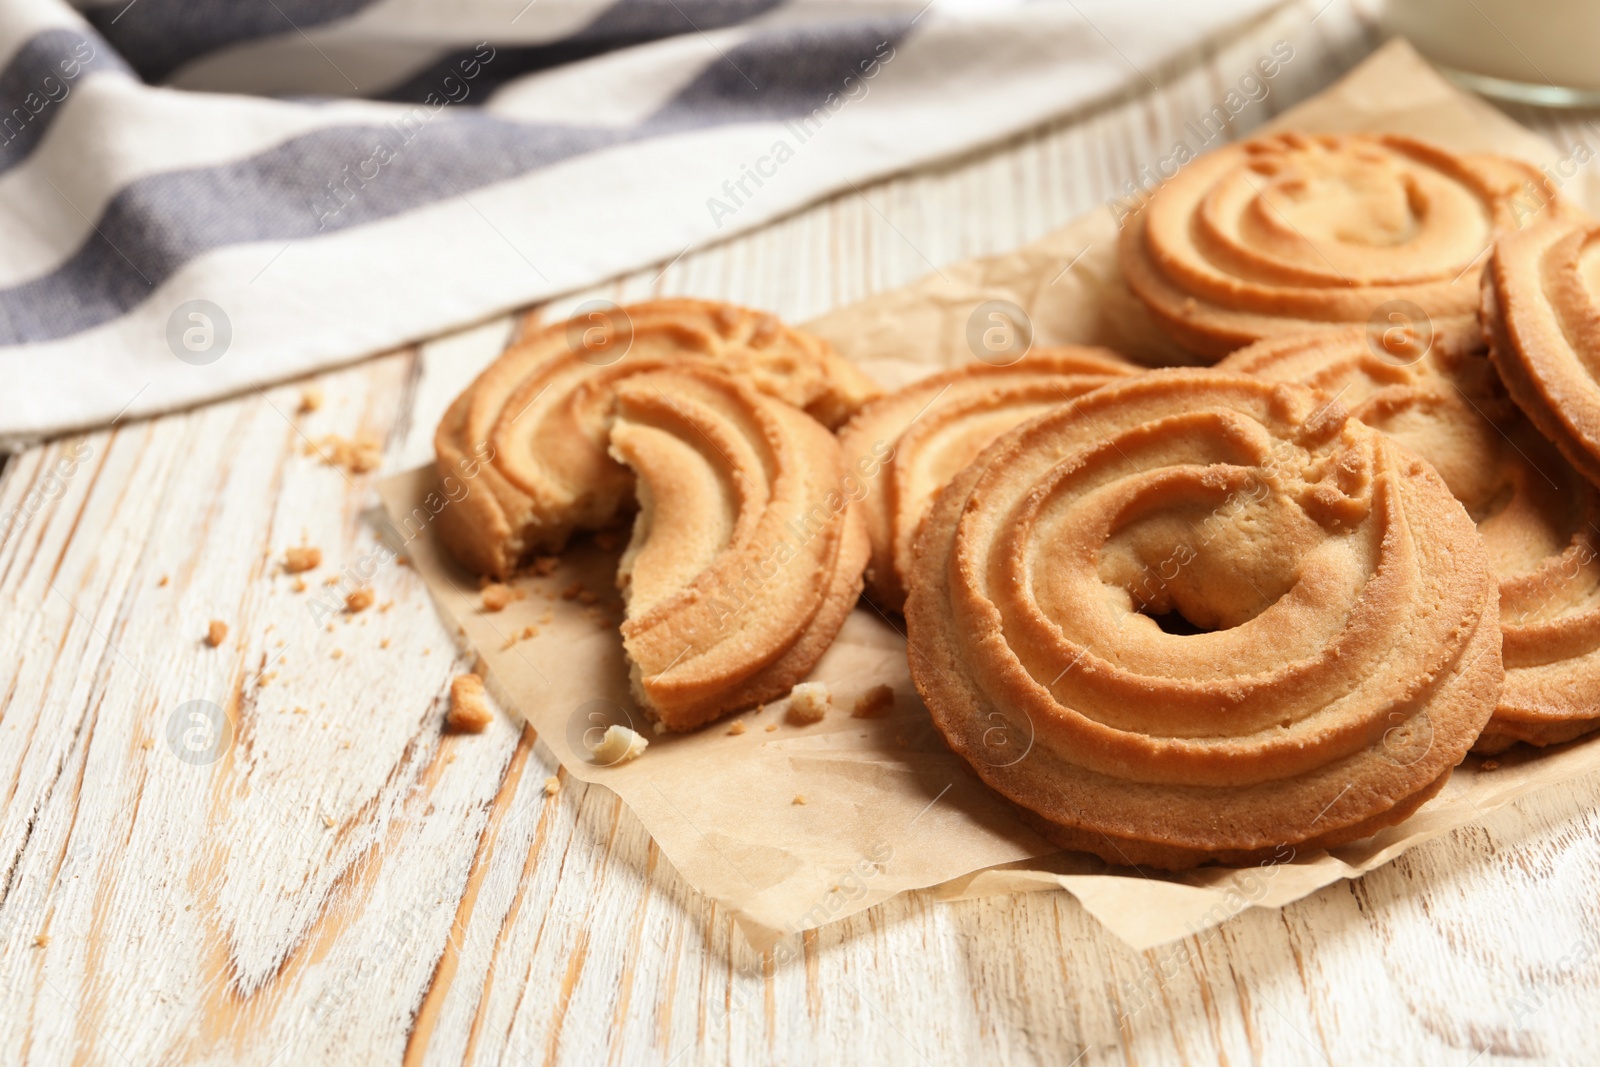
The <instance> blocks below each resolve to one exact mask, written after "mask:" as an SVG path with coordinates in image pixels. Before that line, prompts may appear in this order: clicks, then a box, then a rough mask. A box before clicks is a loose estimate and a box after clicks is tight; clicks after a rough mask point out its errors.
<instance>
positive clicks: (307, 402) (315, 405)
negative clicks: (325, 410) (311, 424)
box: [297, 385, 322, 415]
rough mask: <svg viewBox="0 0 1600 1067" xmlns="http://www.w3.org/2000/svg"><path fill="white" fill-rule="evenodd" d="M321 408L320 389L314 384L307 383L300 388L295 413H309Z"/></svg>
mask: <svg viewBox="0 0 1600 1067" xmlns="http://www.w3.org/2000/svg"><path fill="white" fill-rule="evenodd" d="M321 409H322V389H321V388H320V387H318V386H315V385H308V386H306V387H305V388H304V389H302V390H300V407H299V409H298V411H297V414H300V415H309V414H311V413H312V412H313V411H320V410H321Z"/></svg>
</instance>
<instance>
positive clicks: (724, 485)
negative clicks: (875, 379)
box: [611, 368, 868, 730]
mask: <svg viewBox="0 0 1600 1067" xmlns="http://www.w3.org/2000/svg"><path fill="white" fill-rule="evenodd" d="M616 402H617V415H616V420H615V422H614V423H613V424H612V426H611V454H612V455H613V456H614V457H615V458H616V459H617V460H618V461H619V462H621V463H624V464H626V465H627V466H628V467H629V468H630V469H632V471H633V472H634V473H635V474H636V475H637V477H638V494H639V505H640V507H639V514H638V515H637V517H636V518H635V520H634V532H633V539H632V541H631V542H630V543H629V545H628V548H627V550H626V552H624V554H623V557H622V563H621V566H620V569H619V572H618V577H617V582H618V585H619V586H620V587H621V588H622V590H623V594H624V596H625V597H626V599H627V618H626V619H625V620H624V622H623V624H622V637H623V645H624V647H625V649H626V650H627V653H628V657H629V659H630V661H631V663H632V671H633V687H634V693H635V695H636V696H637V698H638V699H639V702H640V704H641V705H643V706H644V708H645V711H646V714H648V715H649V716H650V717H651V718H653V719H655V720H656V721H658V722H660V723H661V724H663V725H664V726H665V727H666V728H667V729H669V730H687V729H692V728H693V727H696V726H699V725H702V724H703V723H706V722H708V721H710V720H711V719H714V718H716V717H717V716H719V715H722V714H725V713H726V712H729V711H735V710H738V709H740V708H747V707H750V706H752V705H755V704H758V703H761V702H763V701H767V700H773V699H776V698H777V697H780V696H782V695H783V694H785V693H787V692H788V691H789V689H790V688H791V687H792V686H793V685H794V684H795V683H796V682H798V681H799V680H800V679H802V678H804V677H805V676H806V675H807V674H808V673H809V672H810V671H811V668H812V667H813V666H815V665H816V662H817V660H818V659H819V658H821V656H822V653H823V652H824V651H826V650H827V648H828V646H829V645H830V644H831V643H832V642H833V638H834V636H835V635H836V634H837V633H838V631H839V627H840V626H841V625H843V623H844V620H845V617H846V616H847V615H848V614H849V613H850V609H851V608H852V607H854V606H855V602H856V598H857V597H858V596H859V595H860V593H861V571H862V568H863V567H864V566H865V565H866V561H867V553H868V545H867V535H866V531H865V529H863V527H862V523H861V518H860V516H859V514H857V511H856V508H855V507H854V506H853V503H852V501H851V499H850V497H849V495H848V494H847V493H846V491H845V487H844V483H843V479H842V478H841V477H840V471H841V465H840V460H839V446H838V442H837V441H836V440H835V439H834V436H833V435H832V434H831V433H829V432H828V430H827V428H826V427H824V426H822V425H821V424H820V423H818V422H817V421H816V420H815V419H813V418H811V417H810V416H809V415H807V414H805V413H804V412H802V411H800V410H799V409H798V408H795V407H792V406H790V405H788V404H785V403H783V402H781V401H778V400H774V399H772V398H771V397H768V396H765V395H763V394H761V393H758V392H756V391H755V390H753V389H750V388H747V387H745V386H743V385H740V384H738V383H736V382H735V381H733V380H732V379H731V378H728V377H726V376H724V375H722V374H720V373H716V372H713V371H709V370H706V369H704V368H684V369H682V370H675V371H660V372H656V373H652V374H641V375H636V376H634V377H631V378H629V379H627V380H626V381H623V382H619V383H618V384H617V386H616Z"/></svg>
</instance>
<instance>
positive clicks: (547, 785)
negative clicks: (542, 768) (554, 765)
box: [544, 775, 561, 797]
mask: <svg viewBox="0 0 1600 1067" xmlns="http://www.w3.org/2000/svg"><path fill="white" fill-rule="evenodd" d="M559 792H561V779H559V778H557V777H555V776H554V775H551V776H550V777H549V778H546V779H545V780H544V795H545V796H547V797H553V796H555V795H556V794H557V793H559Z"/></svg>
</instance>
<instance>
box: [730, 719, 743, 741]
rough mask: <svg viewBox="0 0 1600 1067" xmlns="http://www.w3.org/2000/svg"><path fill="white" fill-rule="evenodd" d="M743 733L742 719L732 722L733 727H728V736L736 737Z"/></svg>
mask: <svg viewBox="0 0 1600 1067" xmlns="http://www.w3.org/2000/svg"><path fill="white" fill-rule="evenodd" d="M744 731H745V725H744V720H743V719H735V720H733V725H732V726H730V727H728V734H729V735H730V736H732V737H738V736H739V735H740V734H742V733H744Z"/></svg>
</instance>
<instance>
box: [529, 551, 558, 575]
mask: <svg viewBox="0 0 1600 1067" xmlns="http://www.w3.org/2000/svg"><path fill="white" fill-rule="evenodd" d="M560 562H561V561H560V560H559V559H557V558H556V557H555V556H535V557H534V558H533V573H535V574H537V575H539V576H540V577H544V576H546V575H548V574H549V573H550V572H551V571H553V570H555V569H556V564H558V563H560Z"/></svg>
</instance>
